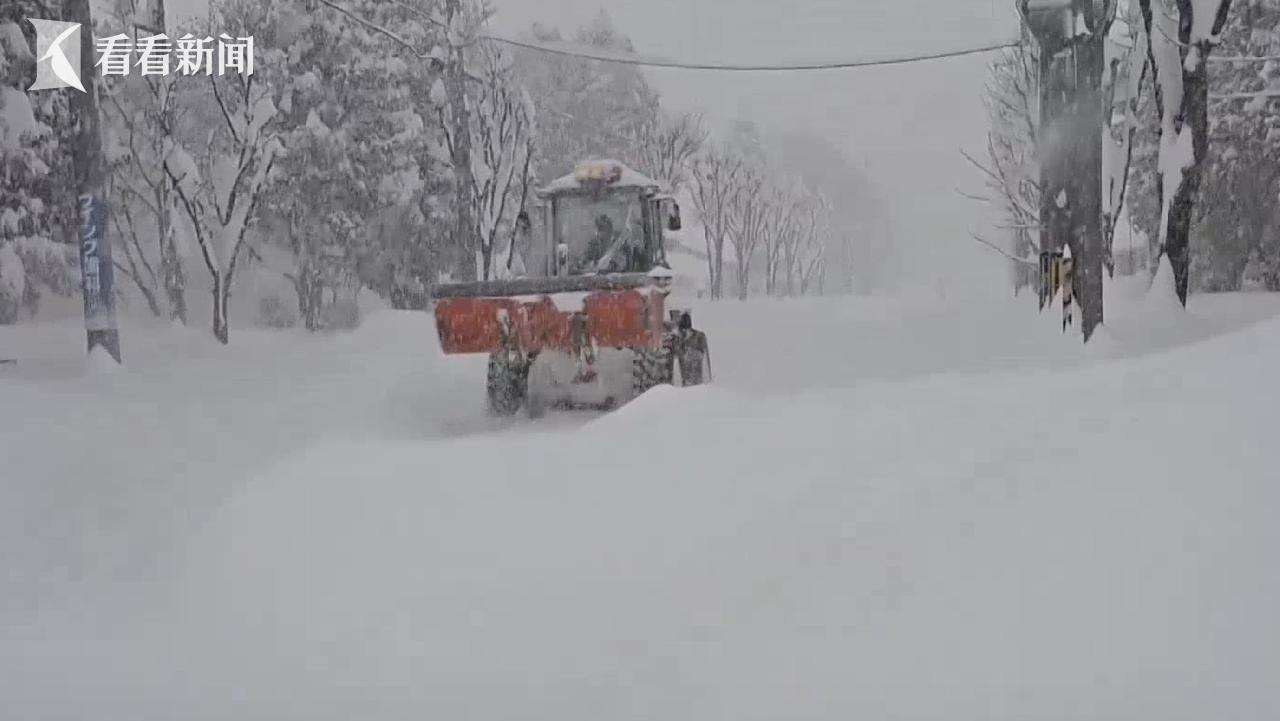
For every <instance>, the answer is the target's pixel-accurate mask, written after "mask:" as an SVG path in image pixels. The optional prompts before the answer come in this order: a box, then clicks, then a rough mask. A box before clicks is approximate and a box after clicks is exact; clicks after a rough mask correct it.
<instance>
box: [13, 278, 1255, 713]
mask: <svg viewBox="0 0 1280 721" xmlns="http://www.w3.org/2000/svg"><path fill="white" fill-rule="evenodd" d="M1109 294H1110V297H1109V298H1108V312H1109V313H1110V322H1109V326H1108V328H1107V330H1106V331H1105V335H1104V336H1103V337H1101V338H1099V339H1098V340H1099V342H1097V343H1096V344H1093V347H1091V348H1089V349H1088V350H1084V349H1082V348H1081V346H1080V344H1079V341H1078V336H1077V335H1076V334H1075V333H1072V334H1071V335H1069V336H1067V337H1064V336H1062V335H1061V334H1060V333H1059V332H1058V329H1057V327H1056V325H1055V320H1056V317H1057V315H1056V314H1055V313H1054V312H1052V311H1050V312H1046V314H1045V315H1043V316H1041V315H1038V314H1037V313H1036V312H1035V310H1034V307H1033V304H1030V303H1028V302H1027V299H1026V298H1023V299H1019V300H1017V301H1012V300H1009V301H1001V302H978V301H972V300H967V301H964V302H960V301H955V302H951V303H946V302H940V300H939V299H938V298H936V297H931V298H921V299H920V300H918V301H916V302H910V301H888V300H877V299H860V300H853V299H838V300H836V299H825V300H808V301H798V302H772V301H749V302H746V303H733V302H727V303H721V304H715V305H708V306H704V307H700V308H698V309H697V310H696V313H695V319H696V320H697V321H698V322H699V324H701V325H703V326H704V327H705V328H706V329H707V331H708V333H709V334H710V336H711V341H712V345H713V349H712V353H713V359H712V362H713V370H714V374H715V381H716V382H715V384H714V385H712V386H709V387H703V388H698V389H688V390H677V389H669V388H668V389H659V390H658V391H655V392H653V393H651V394H649V395H647V396H645V397H643V398H641V399H640V400H638V401H636V402H635V403H633V404H632V405H630V406H628V407H625V408H623V409H622V410H620V411H618V412H616V413H614V414H611V415H607V416H599V415H595V414H587V415H562V416H555V417H552V418H550V419H549V420H548V421H546V422H542V423H537V424H535V423H532V422H529V421H526V420H516V421H512V422H505V423H504V422H495V421H491V420H489V419H487V418H485V417H484V416H483V414H482V412H481V405H482V404H481V396H482V387H483V370H484V369H483V363H482V362H477V361H475V360H472V359H461V360H458V359H443V358H441V357H439V355H438V352H437V351H436V350H435V341H434V336H433V331H432V328H431V323H430V319H429V318H428V317H426V316H424V315H420V314H413V313H394V312H389V311H388V312H382V313H378V314H374V315H373V316H372V317H371V318H369V319H368V321H367V322H366V324H365V326H364V327H362V328H361V329H360V330H358V331H356V332H354V333H352V334H348V335H341V336H331V337H316V336H304V335H300V334H299V335H295V334H291V333H265V332H264V333H252V332H243V333H241V334H240V336H239V337H238V338H237V340H236V343H235V344H233V345H232V346H230V347H220V346H215V345H214V344H213V343H212V342H211V341H206V340H204V338H203V334H200V333H196V332H192V333H191V334H187V333H183V332H179V331H173V330H171V329H164V330H158V329H146V328H137V327H126V328H125V329H124V333H125V339H126V359H127V367H126V368H125V369H123V370H116V371H115V372H103V371H102V370H101V369H97V368H96V366H93V365H92V364H90V365H88V366H86V365H85V364H84V363H83V362H82V361H80V360H78V354H79V350H80V345H79V343H80V342H81V336H80V335H79V333H78V332H77V328H76V327H75V326H74V325H73V324H67V325H61V326H59V325H45V326H25V327H23V326H20V327H16V328H3V329H0V356H18V360H19V363H18V364H17V365H16V366H9V367H0V404H3V405H4V407H5V408H6V409H8V408H15V407H20V408H23V409H26V410H25V412H23V413H5V414H3V420H2V421H0V423H3V424H4V425H3V426H0V464H3V465H0V468H2V469H3V472H2V473H0V479H2V480H0V499H2V500H0V554H3V556H2V558H0V568H2V569H3V574H4V575H3V576H0V599H3V605H0V709H3V713H0V717H3V718H14V719H35V718H41V719H86V720H88V719H94V720H95V721H97V720H99V719H116V718H119V719H131V720H137V721H151V720H155V721H169V720H171V719H179V718H180V719H184V720H192V721H195V720H203V719H209V720H210V721H214V720H216V721H249V720H254V721H257V720H259V719H261V720H263V721H267V720H270V721H284V720H287V719H299V720H301V719H307V720H308V721H312V720H320V719H344V720H345V719H354V718H359V719H369V720H375V719H397V720H399V719H406V720H407V719H423V718H474V719H512V718H521V719H555V720H557V721H563V720H566V719H595V718H609V719H654V718H661V719H690V720H693V719H697V720H699V721H702V720H705V719H720V718H723V719H735V720H740V719H779V718H802V719H825V718H831V719H836V718H840V719H845V718H909V719H948V720H951V719H1152V720H1156V719H1159V720H1160V721H1168V720H1171V719H1188V720H1190V719H1205V718H1232V719H1260V718H1272V717H1275V716H1277V715H1278V714H1280V693H1277V692H1276V690H1275V684H1274V683H1273V680H1274V669H1276V668H1280V628H1278V627H1277V625H1276V624H1274V623H1272V622H1271V621H1270V620H1269V619H1271V617H1272V616H1273V615H1274V614H1273V611H1272V610H1273V609H1274V608H1276V607H1277V606H1278V605H1280V570H1277V565H1276V563H1275V562H1274V559H1273V558H1272V551H1273V549H1275V548H1277V547H1280V525H1277V524H1276V523H1275V521H1274V518H1273V516H1274V509H1275V508H1276V507H1277V504H1280V489H1278V488H1277V486H1276V484H1275V479H1276V478H1277V476H1278V474H1277V472H1276V461H1275V458H1274V457H1273V456H1274V452H1273V450H1272V448H1273V445H1274V444H1273V442H1272V437H1273V436H1274V433H1273V431H1272V426H1273V423H1272V418H1273V417H1274V406H1275V393H1274V392H1273V391H1272V390H1271V386H1272V385H1273V384H1272V383H1270V378H1271V377H1272V375H1273V374H1274V369H1275V368H1276V367H1277V364H1280V319H1278V317H1280V297H1276V296H1272V295H1265V294H1244V295H1223V296H1215V297H1196V298H1193V302H1192V304H1191V309H1190V310H1189V311H1188V312H1187V313H1186V314H1185V315H1183V314H1181V312H1180V311H1178V312H1175V311H1171V310H1170V309H1168V308H1166V307H1163V303H1164V302H1165V300H1166V295H1167V294H1166V293H1164V292H1160V293H1157V294H1155V295H1154V296H1148V295H1147V294H1146V293H1145V289H1144V288H1143V287H1141V284H1140V283H1138V284H1134V283H1133V282H1132V281H1130V282H1126V283H1124V284H1119V285H1117V286H1115V287H1112V288H1110V290H1109Z"/></svg>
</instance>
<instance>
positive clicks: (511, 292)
mask: <svg viewBox="0 0 1280 721" xmlns="http://www.w3.org/2000/svg"><path fill="white" fill-rule="evenodd" d="M535 194H536V199H537V203H536V205H535V206H534V212H533V213H532V214H531V215H532V217H531V219H530V226H531V230H530V232H529V233H528V234H527V235H528V238H527V240H526V242H524V243H523V247H520V244H516V246H515V247H513V248H511V249H509V252H510V253H512V258H513V259H514V258H515V257H516V256H517V255H518V257H519V260H520V262H519V263H514V264H510V265H514V267H515V268H516V269H517V271H518V272H515V273H510V274H508V275H509V276H510V277H504V278H502V279H499V280H489V281H476V282H461V283H442V284H438V285H435V286H433V287H432V288H431V289H430V297H431V304H432V308H433V312H434V314H435V319H436V330H437V333H438V334H439V337H440V345H441V348H442V350H443V351H444V353H446V354H487V355H488V357H489V365H488V378H487V383H486V394H487V400H488V407H489V410H490V412H491V413H493V414H495V415H500V416H511V415H515V414H516V413H518V412H519V411H520V410H521V409H522V408H524V409H525V410H526V411H527V412H528V414H529V415H530V416H532V417H535V418H536V417H538V416H541V415H542V414H544V413H545V412H546V411H547V410H549V409H553V408H554V409H583V408H589V409H599V410H609V409H612V408H616V407H618V406H620V405H622V404H625V403H627V402H629V401H630V400H632V399H634V398H636V397H637V396H639V395H640V394H642V393H644V392H646V391H647V390H649V389H651V388H653V387H655V386H657V385H663V384H667V385H699V384H702V383H704V382H707V381H709V380H710V356H709V353H708V347H707V339H706V336H705V334H703V333H702V332H701V331H698V330H696V329H695V328H694V327H693V320H692V316H691V314H690V312H689V311H688V309H685V308H673V307H670V303H669V301H670V296H671V294H672V289H673V279H674V274H673V272H672V270H671V267H670V265H669V264H668V262H667V257H666V249H665V243H664V231H677V230H679V229H680V224H681V221H680V208H679V205H678V204H677V203H676V202H675V199H674V198H673V197H672V196H671V195H670V194H669V193H668V192H667V190H666V188H664V187H663V186H662V184H661V183H659V182H657V181H655V180H653V179H651V178H648V177H646V176H644V175H643V174H641V173H638V172H636V171H635V170H632V169H631V168H628V167H626V166H625V165H623V164H621V163H618V162H615V161H592V162H588V163H582V164H579V165H578V166H577V167H576V168H575V170H574V172H573V173H571V174H569V175H567V176H565V177H563V178H559V179H557V180H555V181H553V182H551V183H549V184H548V185H546V186H545V187H542V188H539V189H538V190H537V191H536V192H535ZM502 262H503V263H504V264H505V263H506V260H505V259H504V260H503V261H502Z"/></svg>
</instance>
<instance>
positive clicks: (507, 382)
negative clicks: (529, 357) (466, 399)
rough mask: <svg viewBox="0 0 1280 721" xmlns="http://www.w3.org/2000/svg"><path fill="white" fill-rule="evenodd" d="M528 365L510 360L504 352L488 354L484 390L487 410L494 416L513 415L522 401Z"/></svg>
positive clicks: (525, 387)
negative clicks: (486, 377) (486, 380)
mask: <svg viewBox="0 0 1280 721" xmlns="http://www.w3.org/2000/svg"><path fill="white" fill-rule="evenodd" d="M527 374H528V366H527V365H526V364H525V363H523V362H521V361H520V360H512V359H511V358H509V357H508V356H507V354H505V353H492V354H490V355H489V376H488V382H487V383H486V391H487V395H488V399H489V412H490V413H492V414H493V415H495V416H513V415H515V413H516V411H518V410H520V406H521V404H523V403H524V400H525V395H526V390H527V379H528V375H527Z"/></svg>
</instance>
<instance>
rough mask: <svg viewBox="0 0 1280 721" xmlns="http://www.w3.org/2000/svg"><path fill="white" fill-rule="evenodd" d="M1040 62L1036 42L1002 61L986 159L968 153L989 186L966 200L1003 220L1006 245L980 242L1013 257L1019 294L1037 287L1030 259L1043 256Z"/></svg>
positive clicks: (992, 87)
mask: <svg viewBox="0 0 1280 721" xmlns="http://www.w3.org/2000/svg"><path fill="white" fill-rule="evenodd" d="M1039 62H1040V60H1039V49H1038V48H1037V46H1036V44H1035V43H1034V42H1032V41H1031V40H1030V38H1024V41H1023V42H1022V43H1020V44H1018V45H1016V46H1014V47H1012V48H1008V49H1006V50H1003V51H1001V52H1000V54H999V55H997V57H996V59H995V60H994V61H993V62H992V64H991V68H990V70H989V71H988V78H987V84H986V88H985V92H984V95H983V103H984V104H985V105H986V109H987V119H988V122H989V124H990V128H989V130H988V131H987V147H986V153H985V157H984V158H979V157H976V156H975V155H973V154H970V153H967V152H966V153H964V156H965V158H966V159H967V160H968V161H969V163H970V164H971V165H972V166H973V167H974V168H975V169H977V170H978V171H979V172H980V174H981V176H982V179H983V183H984V185H985V186H986V189H985V191H984V192H983V193H980V194H979V193H965V195H966V196H967V197H970V198H972V199H974V200H977V201H979V202H982V203H984V204H987V205H989V206H991V207H992V208H993V209H994V210H995V211H996V213H997V216H998V218H999V221H998V222H997V223H996V230H998V231H1000V233H999V235H1000V236H1001V237H1002V240H991V239H986V238H981V237H979V238H978V239H979V240H980V241H982V242H984V243H986V244H988V245H990V246H992V247H994V248H996V249H997V250H999V251H1000V252H1002V253H1004V254H1005V255H1007V256H1008V258H1009V264H1010V266H1009V267H1010V272H1011V274H1012V276H1013V285H1014V291H1015V292H1017V291H1019V290H1021V289H1022V288H1024V287H1026V286H1028V285H1033V284H1034V283H1035V281H1036V278H1035V274H1034V273H1033V272H1032V270H1033V268H1034V265H1033V263H1032V261H1030V260H1029V259H1031V258H1033V257H1035V255H1036V254H1038V253H1039V252H1040V241H1039V229H1040V164H1039V161H1038V158H1037V143H1038V142H1039V141H1038V137H1039V122H1040V101H1039V90H1038V87H1039V86H1038V78H1037V75H1038V72H1039V71H1038V67H1039ZM962 152H963V151H962Z"/></svg>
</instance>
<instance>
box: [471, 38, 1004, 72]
mask: <svg viewBox="0 0 1280 721" xmlns="http://www.w3.org/2000/svg"><path fill="white" fill-rule="evenodd" d="M480 37H481V38H484V39H486V40H491V41H493V42H497V43H502V44H504V45H510V46H512V47H518V48H523V49H525V50H533V51H536V52H541V53H546V54H549V55H559V56H561V57H571V58H578V59H580V60H595V61H598V62H605V63H616V64H619V65H636V66H642V67H649V68H672V69H677V70H707V71H716V72H805V71H815V70H844V69H850V68H867V67H876V66H883V65H905V64H907V63H918V62H925V61H929V60H942V59H946V58H958V57H963V56H966V55H978V54H981V53H989V52H993V51H996V50H1003V49H1005V48H1011V47H1015V46H1017V45H1018V44H1019V41H1018V40H1006V41H1004V42H998V43H993V44H991V45H984V46H982V47H974V48H965V49H961V50H949V51H944V52H937V53H929V54H924V55H901V56H896V57H887V58H871V59H864V60H832V61H826V62H811V63H780V64H755V65H753V64H735V63H699V62H687V61H684V62H682V61H677V60H662V59H658V58H643V57H636V56H631V55H621V54H611V53H601V52H592V51H586V50H577V49H568V48H565V47H559V46H556V45H551V44H548V43H539V42H530V41H525V40H515V39H512V38H508V37H503V36H501V35H495V34H491V33H482V34H481V35H480Z"/></svg>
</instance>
